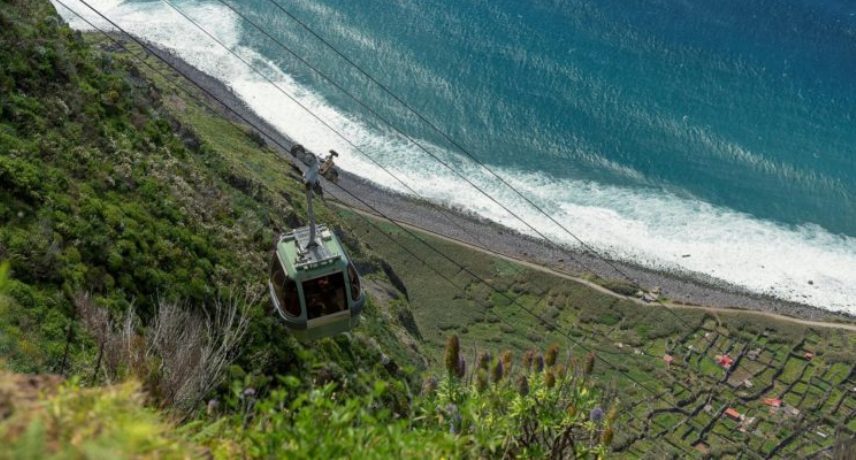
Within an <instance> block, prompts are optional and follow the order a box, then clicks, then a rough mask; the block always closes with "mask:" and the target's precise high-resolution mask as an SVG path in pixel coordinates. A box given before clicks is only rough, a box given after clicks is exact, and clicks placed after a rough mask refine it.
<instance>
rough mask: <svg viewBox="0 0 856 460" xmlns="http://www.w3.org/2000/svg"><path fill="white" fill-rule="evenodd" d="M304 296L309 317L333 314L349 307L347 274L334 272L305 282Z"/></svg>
mask: <svg viewBox="0 0 856 460" xmlns="http://www.w3.org/2000/svg"><path fill="white" fill-rule="evenodd" d="M303 296H304V297H305V299H306V312H307V314H308V318H309V319H314V318H318V317H320V316H326V315H332V314H333V313H338V312H340V311H345V310H347V309H348V301H347V298H346V297H345V276H344V274H342V272H339V273H333V274H331V275H328V276H322V277H320V278H315V279H311V280H307V281H304V282H303Z"/></svg>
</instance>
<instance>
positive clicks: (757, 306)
mask: <svg viewBox="0 0 856 460" xmlns="http://www.w3.org/2000/svg"><path fill="white" fill-rule="evenodd" d="M114 37H115V38H117V39H119V40H120V41H121V42H123V43H125V44H126V45H129V46H131V47H133V48H136V46H134V45H133V44H132V43H129V42H128V41H127V40H126V39H123V38H122V37H121V36H119V35H114ZM149 46H151V47H152V48H153V49H154V50H155V52H156V54H158V55H159V56H160V57H162V58H163V59H165V60H167V61H168V62H169V63H170V64H172V65H174V66H175V67H176V68H178V69H180V70H181V71H182V72H183V73H185V74H186V75H187V76H188V77H189V78H191V79H192V80H193V81H195V82H196V83H198V84H199V85H200V86H202V87H204V88H205V89H206V90H207V91H210V92H211V93H212V94H214V95H216V97H217V98H219V99H220V100H222V101H224V102H225V103H227V104H229V106H230V107H231V109H232V110H234V111H236V112H238V113H240V114H241V116H242V117H245V118H246V119H248V120H250V121H252V123H253V124H254V125H256V126H258V127H259V128H260V129H261V131H262V132H261V134H262V135H263V136H265V137H267V138H269V139H275V140H276V142H277V143H279V144H282V145H285V146H289V147H290V146H291V145H293V144H294V143H295V141H294V140H292V139H290V138H289V137H287V136H285V135H283V134H281V133H280V132H279V131H278V130H276V128H274V127H273V126H271V125H270V124H269V123H267V122H266V121H265V120H264V119H262V118H261V117H259V116H258V115H256V113H255V112H254V111H253V110H252V109H251V108H249V107H248V106H247V105H246V104H245V103H244V102H243V100H241V99H240V98H239V97H238V96H236V95H235V94H234V93H233V92H232V91H231V89H229V87H228V86H227V85H226V84H224V83H223V82H221V81H219V80H217V79H215V78H213V77H211V76H209V75H207V74H205V73H204V72H202V71H200V70H198V69H196V68H195V67H193V66H191V65H190V64H188V63H187V62H185V61H184V60H183V59H181V58H180V57H178V56H176V55H175V54H173V53H172V52H170V51H169V50H165V49H162V48H160V47H158V46H156V45H154V44H149ZM107 49H110V46H107ZM193 91H194V93H199V96H200V97H202V98H204V99H205V100H208V102H209V103H211V105H212V106H216V107H218V112H219V114H220V115H222V116H224V117H226V118H228V119H229V120H232V121H235V122H238V123H239V124H242V125H246V123H244V122H243V121H242V120H241V119H240V118H239V117H237V116H235V115H234V114H233V113H231V112H230V111H229V110H226V109H225V108H222V106H220V104H219V103H218V102H217V101H214V100H213V99H211V98H210V97H208V96H206V95H204V94H201V93H200V92H199V91H198V90H196V89H194V90H193ZM248 128H249V127H248ZM266 144H267V145H268V146H269V147H270V148H272V149H273V150H275V151H277V152H278V153H279V154H280V155H282V156H283V157H284V159H287V160H289V161H292V163H293V164H297V165H298V167H301V168H302V166H303V165H302V164H299V163H300V162H299V161H294V158H293V157H292V156H291V155H290V153H289V152H288V151H284V150H283V149H282V148H280V147H279V146H278V145H276V144H275V143H271V142H269V141H267V140H266ZM339 185H340V186H341V187H342V188H344V189H347V190H348V191H350V192H351V193H353V194H354V195H356V196H358V197H360V198H361V199H362V200H364V201H366V202H367V203H369V204H370V205H371V206H372V207H374V208H376V209H378V210H379V211H380V212H382V213H383V214H384V215H386V216H388V217H389V218H390V219H392V220H394V221H396V222H398V223H401V224H403V225H407V226H409V227H412V228H414V229H417V230H420V231H423V232H426V233H429V234H432V235H435V236H437V237H441V238H444V239H447V240H450V241H453V242H455V243H458V244H462V245H466V246H469V247H471V248H473V249H477V250H480V251H483V252H487V253H490V254H492V255H494V256H497V257H504V258H507V259H510V260H513V261H516V262H519V263H524V264H526V265H529V266H531V267H533V268H539V269H543V270H546V271H549V272H551V273H553V274H555V275H557V276H561V277H564V278H566V279H572V280H574V281H577V282H583V283H585V284H587V285H589V286H590V287H595V286H596V287H597V288H599V289H601V290H604V291H606V292H609V293H610V294H612V295H615V296H618V297H621V298H627V299H631V300H634V301H638V302H639V303H640V304H643V305H645V304H644V303H643V302H642V301H641V300H639V299H638V298H635V297H626V296H623V295H621V294H618V293H615V292H613V291H611V290H609V289H607V288H605V287H603V286H602V285H600V284H597V283H594V282H592V281H591V280H590V279H588V278H589V277H591V275H595V276H597V277H598V278H601V279H604V280H610V281H626V279H625V278H624V277H623V276H622V275H621V274H620V273H618V272H617V271H616V270H615V268H613V265H614V266H616V267H618V268H619V269H620V270H621V272H623V273H625V274H627V275H629V276H630V277H631V278H632V279H633V280H634V281H636V282H638V284H639V285H640V286H642V287H644V288H645V290H648V291H650V290H651V289H653V288H655V287H659V289H660V292H661V296H663V297H665V298H666V299H668V300H665V301H664V303H665V304H666V305H667V306H668V307H669V308H672V307H675V308H702V309H707V310H715V311H727V312H734V313H754V314H756V315H758V314H761V315H763V316H766V317H771V318H777V319H780V320H790V321H796V322H800V323H802V324H806V325H814V326H820V327H822V326H824V325H827V326H838V327H840V326H842V325H843V326H844V328H845V329H850V330H856V315H853V314H849V313H845V312H834V311H830V310H824V309H822V308H819V307H814V306H810V305H806V304H800V303H796V302H791V301H786V300H782V299H778V298H773V297H770V296H766V295H761V294H756V293H752V292H749V291H748V290H746V289H744V288H741V287H738V286H733V285H729V284H727V283H725V282H722V281H720V280H717V279H715V278H713V277H709V276H705V275H702V274H696V273H675V272H669V271H658V270H654V269H650V268H647V267H643V266H640V265H636V264H633V263H628V262H624V261H620V260H609V261H605V260H604V259H603V258H601V257H599V256H597V255H594V254H591V253H589V252H587V251H583V250H578V249H573V248H566V247H560V246H557V245H554V244H551V243H550V242H547V241H544V240H540V239H537V238H534V237H531V236H528V235H523V234H521V233H519V232H517V231H515V230H512V229H509V228H507V227H504V226H502V225H501V224H499V223H496V222H492V221H488V220H486V219H484V218H480V217H478V216H473V215H470V214H468V213H466V211H463V210H454V209H449V208H445V207H443V206H441V205H439V204H435V203H431V202H427V201H425V200H421V199H417V198H414V197H411V196H407V195H402V194H399V193H396V192H392V191H390V190H387V189H384V188H382V187H381V186H379V185H377V184H374V183H372V182H370V181H368V180H367V179H365V178H362V177H359V176H356V175H353V174H351V173H348V172H347V171H345V170H342V169H340V175H339ZM325 190H326V192H327V195H329V196H330V197H331V198H332V199H333V201H336V202H338V204H339V205H343V206H345V207H347V208H351V209H353V210H354V211H356V212H361V213H363V214H370V215H373V216H375V218H380V217H378V216H376V212H375V211H373V210H371V209H368V208H367V207H366V206H364V205H362V204H361V203H359V202H357V201H356V200H355V199H353V198H351V197H349V196H347V195H346V194H344V193H342V192H341V191H340V190H337V189H336V187H334V186H329V185H328V186H327V187H326V188H325ZM648 305H649V306H654V305H657V303H656V302H655V303H652V304H648Z"/></svg>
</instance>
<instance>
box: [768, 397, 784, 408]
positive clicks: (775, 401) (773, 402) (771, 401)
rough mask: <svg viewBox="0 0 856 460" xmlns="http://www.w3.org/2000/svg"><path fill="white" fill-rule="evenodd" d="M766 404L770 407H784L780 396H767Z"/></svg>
mask: <svg viewBox="0 0 856 460" xmlns="http://www.w3.org/2000/svg"><path fill="white" fill-rule="evenodd" d="M764 404H766V405H768V406H770V407H782V400H781V399H779V398H766V399H764Z"/></svg>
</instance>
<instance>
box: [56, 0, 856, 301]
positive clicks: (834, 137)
mask: <svg viewBox="0 0 856 460" xmlns="http://www.w3.org/2000/svg"><path fill="white" fill-rule="evenodd" d="M224 1H226V2H228V3H229V4H230V5H232V6H233V7H235V8H236V9H238V10H239V11H241V12H242V13H243V14H245V15H247V16H248V17H249V18H250V19H251V20H252V21H254V22H256V23H257V24H258V25H260V26H261V27H263V28H264V29H265V30H267V31H268V32H269V33H271V34H273V35H275V36H276V37H277V38H278V39H280V40H281V41H282V42H283V43H285V44H287V45H288V46H289V47H290V48H292V49H293V50H294V52H296V53H297V54H299V55H300V56H301V57H303V58H304V59H306V60H307V61H309V62H311V63H312V64H313V65H315V66H317V67H318V68H319V69H321V70H322V71H323V72H324V73H326V74H328V75H329V76H330V77H331V78H333V79H334V80H335V81H336V82H338V83H339V84H341V85H342V86H344V87H346V88H348V89H349V90H350V91H351V92H353V93H354V94H355V95H357V96H358V97H359V98H360V99H361V100H362V101H363V102H365V103H366V104H367V105H368V106H370V107H372V108H373V109H375V110H376V111H378V112H379V113H381V114H382V115H383V116H384V117H385V118H387V119H389V120H392V121H393V124H394V125H396V127H397V128H400V129H402V130H403V131H405V132H406V133H407V134H408V135H410V136H412V137H414V138H417V139H419V140H420V142H422V143H423V144H425V145H428V146H429V147H430V149H431V150H432V151H433V152H435V154H436V155H438V156H440V157H442V158H444V159H446V160H447V161H448V162H449V163H450V164H451V165H452V166H453V167H454V168H456V170H458V171H459V172H461V173H463V174H465V175H467V177H469V178H471V180H473V181H475V182H477V183H479V184H480V185H481V186H482V187H484V188H485V189H486V190H487V191H488V192H489V193H490V194H491V195H492V196H494V197H495V198H497V199H498V200H499V201H501V202H503V203H504V204H506V205H507V206H508V207H510V208H512V209H514V210H515V212H517V213H518V214H520V215H521V216H523V217H524V218H525V219H526V220H527V221H528V222H530V223H532V224H534V225H536V226H538V228H539V229H541V231H543V232H544V233H546V234H548V235H550V236H551V237H554V238H556V239H558V240H560V241H562V242H564V243H566V244H569V245H574V244H575V243H576V242H575V241H574V240H573V239H572V238H571V237H570V236H569V235H567V234H566V233H565V232H564V231H562V230H561V229H559V228H557V227H556V226H555V225H553V224H552V223H551V222H550V221H549V220H548V219H547V218H546V217H545V216H544V215H542V214H540V213H539V212H537V211H536V210H534V209H532V208H531V207H529V206H528V205H527V204H526V203H525V202H523V201H522V200H520V199H519V197H517V196H515V195H514V193H512V192H511V191H509V190H508V189H507V188H504V186H503V185H502V184H500V183H499V182H498V181H497V180H496V179H495V178H493V177H491V176H490V175H489V174H486V173H485V172H484V171H483V170H482V169H481V168H479V166H478V165H476V164H475V163H474V162H472V161H470V160H469V159H468V158H467V157H466V156H465V155H463V154H462V153H461V152H459V151H457V150H456V149H455V148H454V147H453V146H451V145H449V143H448V142H447V141H446V140H445V139H444V138H443V137H441V136H439V135H437V133H435V132H433V131H432V130H431V129H430V128H429V127H428V126H426V125H425V124H424V123H422V122H421V121H420V120H418V119H417V118H416V117H414V116H412V114H410V113H408V112H407V111H406V110H405V109H404V108H402V107H401V106H400V105H399V104H398V103H397V102H396V101H395V100H394V99H392V98H391V97H389V96H388V95H386V94H384V93H383V92H382V91H380V90H379V89H378V88H376V87H375V86H373V85H372V84H371V83H369V82H368V81H367V80H366V79H365V78H364V77H362V76H361V75H360V74H359V73H358V72H356V71H355V70H353V69H352V68H350V67H349V66H348V64H346V63H345V62H344V61H343V60H342V59H340V58H339V57H338V56H336V55H335V54H334V53H333V52H331V51H330V50H329V49H327V48H325V47H324V46H323V45H322V44H321V43H320V42H319V41H318V40H317V39H316V38H314V37H313V36H312V35H310V34H309V33H307V32H306V31H305V30H304V29H302V28H301V27H299V26H298V25H297V24H296V23H295V22H294V21H293V20H291V19H290V18H289V17H287V16H286V15H284V14H283V13H282V12H281V11H280V10H278V9H276V8H275V7H274V6H273V4H272V3H271V0H224ZM273 1H276V2H278V3H280V4H281V5H282V6H283V7H284V8H285V9H287V10H288V11H290V12H291V13H292V14H293V15H294V16H296V17H298V18H300V19H301V20H302V21H303V22H305V23H306V24H307V25H308V26H310V27H311V28H312V29H313V30H315V31H316V32H317V33H318V34H319V35H321V36H323V37H325V38H326V39H327V40H328V41H329V42H331V43H332V44H334V45H335V46H336V47H338V48H339V49H340V50H341V51H342V52H343V53H344V54H346V55H348V56H349V57H350V58H351V59H352V60H353V61H355V62H357V63H359V64H360V65H361V66H362V67H364V68H365V69H366V70H368V71H369V72H370V73H371V74H372V75H373V76H375V77H376V78H377V79H378V80H380V81H381V82H383V83H384V84H385V85H387V86H388V87H389V88H390V89H391V90H392V91H393V92H394V93H396V94H397V95H399V96H400V97H401V98H402V99H404V100H406V101H407V102H408V103H409V104H410V105H411V106H412V107H414V108H416V109H417V110H419V111H420V112H421V113H422V114H423V115H424V116H425V117H426V118H428V119H429V120H431V121H433V122H434V123H435V124H436V125H438V126H439V127H440V128H441V129H442V130H443V131H445V132H446V133H448V134H449V135H451V137H452V138H453V139H455V140H456V141H457V142H458V143H459V144H461V145H462V146H464V147H465V148H466V149H467V150H468V151H469V152H470V153H471V154H473V155H474V156H475V157H477V158H478V159H479V160H480V161H482V162H484V163H485V164H487V165H489V166H490V167H491V168H492V169H494V170H495V171H496V172H497V173H499V174H500V175H502V176H503V177H504V178H505V179H506V180H507V181H508V182H510V183H512V184H514V186H515V187H517V188H519V189H520V190H521V191H523V192H524V193H525V194H526V195H527V196H528V197H530V199H532V200H533V201H535V202H537V203H538V205H539V206H541V207H542V208H544V209H545V210H547V211H548V212H549V213H550V215H551V216H552V217H554V218H555V219H556V220H558V221H560V222H561V223H562V224H563V225H564V226H566V227H567V228H569V229H570V230H572V231H573V232H574V233H575V234H576V235H578V236H579V237H580V238H582V239H583V240H585V241H586V242H588V243H590V244H591V245H593V246H595V247H597V248H598V249H599V250H601V251H602V252H604V253H606V254H610V255H611V256H613V257H619V258H622V259H626V260H632V261H635V262H638V263H641V264H643V265H647V266H651V267H657V268H665V269H673V270H683V271H687V272H696V273H704V274H707V275H711V276H713V277H716V278H719V279H722V280H724V281H726V282H729V283H734V284H737V285H740V286H743V287H745V288H747V289H750V290H752V291H755V292H759V293H768V294H773V295H776V296H779V297H782V298H785V299H789V300H795V301H799V302H804V303H808V304H811V305H816V306H819V307H821V308H826V309H832V310H845V311H850V312H851V313H856V3H854V2H852V1H849V0H848V1H845V0H722V1H718V2H711V1H709V0H553V1H547V0H530V1H521V0H489V1H488V0H480V1H470V0H418V1H417V0H384V1H378V0H361V1H354V0H273ZM90 3H91V4H92V5H93V6H95V7H96V8H98V9H99V10H101V11H102V12H104V13H105V14H107V15H108V16H109V17H111V18H112V19H113V20H115V21H116V22H118V23H119V24H120V25H122V27H123V28H127V29H128V30H130V31H132V32H133V33H135V34H138V35H140V36H143V37H145V38H147V39H149V40H151V41H153V42H156V43H158V44H160V45H161V46H164V47H167V48H171V49H173V50H174V51H175V52H176V53H178V54H179V55H180V56H182V57H183V58H184V59H186V60H187V61H188V62H190V63H191V64H193V65H196V66H198V67H199V68H200V69H201V70H203V71H205V72H207V73H209V74H211V75H213V76H215V77H216V78H218V79H220V80H222V81H223V82H225V83H226V84H228V85H229V86H231V87H232V88H233V89H234V91H235V92H236V93H237V94H238V95H239V96H241V97H242V98H243V99H244V100H245V101H246V102H247V103H248V104H249V105H250V107H252V108H253V109H254V110H256V111H257V112H258V113H259V114H260V115H261V116H263V117H265V118H266V119H267V120H269V121H270V122H271V123H272V124H274V125H275V126H277V127H278V128H279V129H281V130H282V131H283V132H285V133H286V134H288V135H289V136H291V137H293V138H295V139H296V140H297V141H299V142H301V143H303V144H304V145H307V146H308V147H310V148H313V149H316V150H317V151H319V152H324V151H326V150H328V149H330V148H335V149H336V150H338V151H339V152H340V153H342V158H341V162H340V163H341V165H342V167H343V168H345V169H348V170H350V171H352V172H354V173H356V174H359V175H361V176H364V177H366V178H368V179H370V180H372V181H375V182H377V183H379V184H381V185H383V186H386V187H389V188H392V189H395V190H400V191H403V190H404V189H403V187H402V186H401V185H400V184H399V183H397V182H396V181H395V180H394V179H392V178H390V177H389V176H387V175H386V174H385V173H384V172H382V171H381V170H379V169H378V168H376V167H374V166H373V165H372V164H371V163H370V162H369V161H368V160H367V159H366V158H365V157H363V156H362V154H360V153H359V152H356V151H355V150H354V149H352V148H350V147H349V146H348V144H347V143H346V142H345V141H343V140H342V139H340V138H338V137H337V136H336V135H335V134H333V133H331V132H330V131H329V130H327V129H326V128H324V127H323V126H322V125H321V124H320V123H318V122H316V121H314V120H312V119H311V118H310V117H309V116H307V114H306V113H305V112H303V111H302V110H301V109H300V108H298V107H297V106H296V105H295V104H294V103H293V102H291V101H289V100H288V99H287V98H286V97H285V96H284V95H282V94H281V93H279V92H278V90H277V89H275V88H273V86H272V85H270V84H269V83H268V82H266V81H265V80H264V79H262V78H261V77H259V76H258V75H257V74H255V73H254V72H253V71H252V70H251V69H249V68H248V67H247V66H246V65H244V64H243V63H241V62H240V61H239V60H237V59H235V58H234V57H232V56H231V55H230V54H229V52H228V51H226V50H225V49H223V48H222V47H220V45H218V44H217V43H215V42H213V41H211V40H210V39H208V38H207V37H206V36H205V35H204V34H203V33H202V32H200V31H199V30H198V29H197V28H196V27H195V26H194V25H193V24H191V23H190V22H188V21H187V20H185V19H184V18H182V17H181V16H180V15H178V14H177V13H175V11H173V10H172V9H171V8H170V7H169V6H168V5H167V4H166V3H165V2H164V1H160V0H127V1H118V0H93V1H91V2H90ZM171 3H173V4H174V5H175V6H176V7H177V8H180V9H181V10H182V11H184V12H185V13H186V14H188V15H189V16H191V17H192V18H194V20H196V21H198V22H199V24H200V25H202V26H203V27H205V28H206V29H207V30H208V31H209V32H211V33H213V34H214V35H216V36H217V37H218V38H219V39H220V40H222V41H223V43H225V44H226V45H227V46H228V47H229V48H231V49H232V50H233V51H235V52H237V53H238V54H239V55H241V56H243V57H244V58H245V59H247V60H249V61H250V62H252V63H253V65H255V66H257V67H258V68H259V69H260V70H262V71H263V72H264V73H265V75H267V76H268V77H270V78H271V79H273V80H275V81H276V82H277V84H278V85H279V86H280V87H281V88H282V89H284V90H285V91H287V92H288V93H289V94H291V95H292V96H294V97H296V98H297V99H298V100H300V101H301V103H303V104H305V105H306V106H308V107H310V108H311V110H312V111H313V112H315V113H317V114H318V115H320V116H321V117H322V118H324V119H325V120H326V121H328V122H329V123H330V124H332V125H334V126H335V127H336V128H337V129H338V130H340V131H341V132H342V133H344V134H345V136H346V137H347V138H348V139H349V140H350V141H352V142H353V143H355V144H357V145H358V146H360V147H361V149H362V150H364V151H365V152H366V153H367V154H369V155H371V156H372V157H373V158H374V159H375V160H377V161H379V162H381V163H383V164H384V165H387V166H388V167H389V168H390V170H392V171H393V172H395V174H396V175H398V176H400V178H401V179H403V180H404V181H405V182H406V183H407V184H408V185H410V186H411V187H413V188H414V189H416V190H417V191H418V192H419V193H420V194H422V195H424V196H425V197H427V198H429V199H431V200H434V201H436V202H439V203H444V204H448V205H451V206H456V207H464V208H467V209H470V210H472V211H473V212H476V213H478V214H480V215H482V216H484V217H487V218H490V219H493V220H496V221H499V222H502V223H504V224H506V225H508V226H510V227H513V228H516V229H519V230H521V231H524V232H526V231H528V229H527V228H526V227H525V226H523V225H522V224H521V223H520V222H518V221H516V220H515V219H514V218H512V217H511V216H509V215H507V213H505V212H504V211H503V210H502V209H500V208H498V207H497V206H495V205H494V204H493V203H492V202H490V200H488V199H487V198H485V197H484V196H481V195H480V194H479V193H478V192H477V191H475V190H474V189H472V188H470V187H468V186H467V185H466V184H465V183H463V182H462V181H461V180H460V179H459V178H458V177H456V176H455V175H454V174H453V173H452V172H450V171H449V170H447V169H444V168H443V167H442V166H440V165H439V164H438V163H437V162H435V161H434V160H433V159H431V158H430V157H429V156H427V155H426V154H425V153H424V152H422V151H420V150H419V149H418V148H417V147H415V146H414V145H412V144H410V143H409V142H408V141H407V140H406V139H404V138H402V137H400V136H398V135H397V134H396V133H395V132H394V131H393V130H392V129H391V128H390V127H388V126H386V125H384V124H383V123H381V122H380V121H379V120H377V119H375V118H374V117H373V116H372V115H371V114H369V113H367V112H366V111H365V110H364V109H362V108H361V107H360V106H358V105H357V104H355V103H354V102H353V101H351V100H350V99H348V98H347V97H346V96H345V95H344V94H342V93H341V92H339V90H337V89H336V88H335V87H334V86H332V85H331V84H329V83H328V82H326V81H324V80H323V79H321V78H320V77H319V76H318V75H317V74H315V73H313V72H312V71H311V70H310V69H309V68H307V67H306V66H305V65H304V64H302V63H300V62H299V61H298V60H296V59H295V58H293V57H292V56H289V55H288V54H287V53H286V52H285V51H283V50H282V49H281V48H279V47H278V46H277V45H275V44H274V43H272V42H271V41H270V40H269V39H268V38H266V37H265V36H264V35H262V34H260V33H258V32H257V31H256V30H255V29H253V27H252V26H250V25H249V24H247V23H246V22H244V21H243V20H242V19H241V18H240V17H239V16H237V15H236V14H235V13H234V12H232V11H230V10H229V9H228V8H226V7H225V6H224V5H223V4H222V3H221V2H220V1H218V0H192V1H189V0H171ZM69 5H70V6H72V7H73V8H74V9H75V10H77V11H79V12H86V11H87V9H86V7H85V6H83V5H82V4H80V3H79V2H77V1H74V0H72V1H70V2H69ZM60 10H61V9H60ZM61 12H62V10H61ZM64 15H65V16H66V17H67V18H68V19H69V20H70V21H71V22H72V24H73V25H74V26H75V27H79V28H84V29H85V28H86V26H85V25H84V24H82V23H81V22H80V21H75V20H74V19H73V17H72V16H71V15H69V14H68V13H64ZM87 17H93V15H92V14H91V12H90V13H88V14H87ZM96 23H97V24H103V23H102V22H99V21H96Z"/></svg>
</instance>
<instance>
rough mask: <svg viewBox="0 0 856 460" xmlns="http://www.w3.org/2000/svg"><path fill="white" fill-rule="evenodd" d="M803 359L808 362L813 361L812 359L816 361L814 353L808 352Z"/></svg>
mask: <svg viewBox="0 0 856 460" xmlns="http://www.w3.org/2000/svg"><path fill="white" fill-rule="evenodd" d="M803 358H805V359H806V361H811V360H812V359H814V353H812V352H810V351H807V352H805V353H803Z"/></svg>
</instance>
